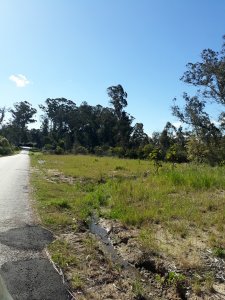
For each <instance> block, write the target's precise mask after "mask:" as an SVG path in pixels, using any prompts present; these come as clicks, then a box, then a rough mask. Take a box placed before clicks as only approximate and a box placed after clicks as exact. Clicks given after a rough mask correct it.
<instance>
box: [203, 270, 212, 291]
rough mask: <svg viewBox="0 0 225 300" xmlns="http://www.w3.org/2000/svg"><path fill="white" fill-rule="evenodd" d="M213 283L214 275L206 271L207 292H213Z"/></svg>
mask: <svg viewBox="0 0 225 300" xmlns="http://www.w3.org/2000/svg"><path fill="white" fill-rule="evenodd" d="M213 284H214V275H213V273H212V272H209V273H206V274H205V288H206V290H207V291H208V292H211V293H212V292H214V288H213Z"/></svg>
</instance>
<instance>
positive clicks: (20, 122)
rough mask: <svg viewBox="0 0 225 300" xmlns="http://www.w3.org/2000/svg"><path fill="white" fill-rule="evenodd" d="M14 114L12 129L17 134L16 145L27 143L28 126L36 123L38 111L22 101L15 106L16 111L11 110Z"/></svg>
mask: <svg viewBox="0 0 225 300" xmlns="http://www.w3.org/2000/svg"><path fill="white" fill-rule="evenodd" d="M9 111H10V112H11V114H12V118H13V119H12V127H13V128H14V130H15V133H17V137H16V140H15V142H16V143H18V144H19V143H26V142H27V125H28V124H30V123H34V122H36V120H35V119H33V116H34V115H35V114H36V112H37V110H36V109H35V108H33V107H32V105H31V104H30V103H29V102H27V101H21V102H17V103H15V104H14V109H10V110H9Z"/></svg>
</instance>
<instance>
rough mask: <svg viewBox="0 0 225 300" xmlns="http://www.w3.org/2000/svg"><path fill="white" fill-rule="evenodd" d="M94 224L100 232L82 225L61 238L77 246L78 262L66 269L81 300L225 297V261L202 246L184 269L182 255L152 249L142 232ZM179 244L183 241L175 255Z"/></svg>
mask: <svg viewBox="0 0 225 300" xmlns="http://www.w3.org/2000/svg"><path fill="white" fill-rule="evenodd" d="M92 222H94V224H95V226H97V230H96V228H95V231H96V232H95V234H93V233H90V231H89V230H88V229H87V228H86V227H84V226H80V228H79V229H78V230H77V232H76V233H67V234H62V235H60V236H59V237H58V238H60V239H64V240H66V241H67V242H68V243H69V244H70V245H72V246H73V248H74V251H75V255H76V257H77V259H78V263H77V265H76V266H75V267H69V266H68V268H66V270H65V275H66V278H67V279H68V280H69V281H70V282H72V289H73V295H74V297H75V299H78V300H79V299H104V300H105V299H121V300H123V299H124V300H125V299H156V300H157V299H168V300H170V299H171V300H172V299H190V300H198V299H213V300H214V299H225V288H224V286H225V280H224V274H225V262H224V260H223V259H221V258H215V257H213V254H212V253H211V252H210V251H209V250H206V249H204V247H203V246H202V244H200V245H199V249H198V250H199V257H198V260H199V261H198V264H196V265H195V264H193V262H190V266H189V268H188V267H183V268H182V267H181V265H182V264H181V263H180V262H179V261H178V260H176V259H175V257H176V255H175V256H174V257H173V256H171V255H167V256H166V255H165V253H164V254H160V253H154V251H153V252H148V251H146V249H144V248H143V247H142V245H141V243H140V239H139V234H140V233H139V230H138V229H135V228H132V227H127V226H124V225H122V224H120V223H119V222H116V221H112V220H105V219H99V220H98V221H96V220H92ZM91 231H93V228H91ZM176 246H179V241H177V242H174V252H176V251H175V248H176ZM191 255H192V254H191ZM191 255H190V257H191ZM74 276H75V280H74ZM207 276H208V277H207ZM210 276H211V277H210ZM212 277H213V280H212ZM210 280H211V281H210Z"/></svg>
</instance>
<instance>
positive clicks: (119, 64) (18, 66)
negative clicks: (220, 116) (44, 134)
mask: <svg viewBox="0 0 225 300" xmlns="http://www.w3.org/2000/svg"><path fill="white" fill-rule="evenodd" d="M224 34H225V1H224V0H214V1H213V0H111V1H109V0H1V1H0V39H1V47H0V107H2V106H7V107H12V105H13V103H15V102H19V101H24V100H27V101H29V102H30V103H32V104H33V106H34V107H36V108H38V104H43V103H44V101H45V100H46V99H47V98H56V97H65V98H67V99H71V100H73V101H75V102H76V103H77V105H79V104H80V103H81V102H82V101H87V102H88V103H89V104H91V105H96V104H101V105H103V106H107V105H108V100H109V99H108V96H107V93H106V89H107V87H109V86H111V85H117V84H121V85H122V86H123V87H124V89H125V90H126V92H127V93H128V107H127V108H126V110H127V112H129V113H130V114H131V115H132V116H134V117H135V121H136V122H142V123H143V124H144V128H145V131H146V132H147V133H148V134H150V133H152V132H153V131H158V130H162V129H163V127H164V126H165V124H166V122H167V121H171V122H175V121H176V120H175V119H174V118H173V117H172V116H171V111H170V106H171V105H172V99H173V98H174V97H177V98H181V96H182V93H183V91H191V92H192V90H191V89H190V88H189V87H188V86H187V85H186V84H184V83H182V82H181V81H180V80H179V78H180V77H181V76H182V74H183V72H184V71H185V65H186V64H187V63H188V62H196V61H198V60H199V57H200V53H201V51H202V50H203V49H205V48H212V49H214V50H219V49H220V47H221V44H222V36H223V35H224ZM181 103H182V102H181Z"/></svg>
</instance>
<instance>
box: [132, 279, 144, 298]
mask: <svg viewBox="0 0 225 300" xmlns="http://www.w3.org/2000/svg"><path fill="white" fill-rule="evenodd" d="M132 290H133V293H134V294H135V296H136V297H140V296H143V293H144V288H143V285H142V283H141V281H140V280H139V279H136V280H135V281H134V282H133V284H132Z"/></svg>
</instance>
